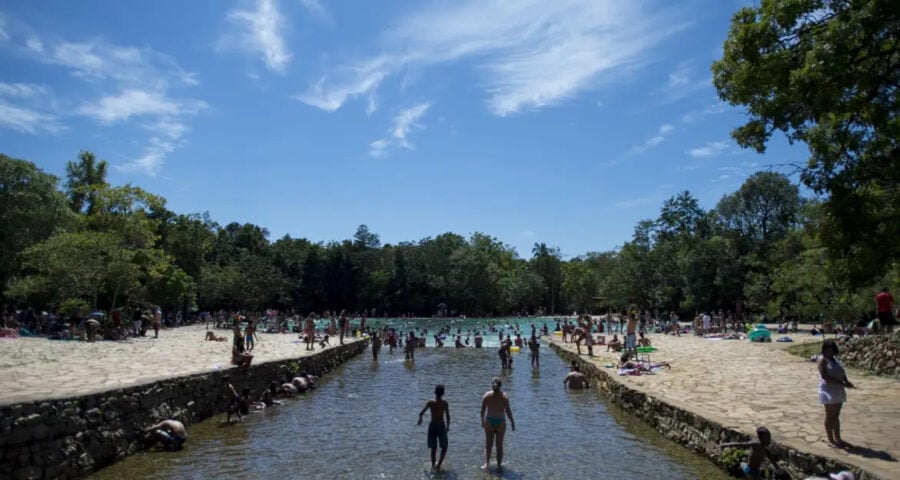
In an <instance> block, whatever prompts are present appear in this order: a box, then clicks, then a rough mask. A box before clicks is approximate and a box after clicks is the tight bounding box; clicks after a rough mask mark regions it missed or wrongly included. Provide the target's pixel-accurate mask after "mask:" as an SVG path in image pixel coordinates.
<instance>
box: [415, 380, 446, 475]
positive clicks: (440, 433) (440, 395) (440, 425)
mask: <svg viewBox="0 0 900 480" xmlns="http://www.w3.org/2000/svg"><path fill="white" fill-rule="evenodd" d="M428 410H431V422H430V423H429V424H428V448H430V449H431V469H432V470H440V469H441V465H442V464H443V463H444V457H445V456H446V455H447V432H449V431H450V405H449V404H448V403H447V401H446V400H444V386H443V385H438V386H436V387H434V400H429V401H428V402H426V403H425V407H424V408H422V411H421V412H419V425H422V416H423V415H425V412H426V411H428ZM445 417H446V418H447V421H446V422H444V418H445ZM438 443H440V445H441V458H440V460H438V461H437V464H435V463H434V460H435V454H436V453H437V446H438Z"/></svg>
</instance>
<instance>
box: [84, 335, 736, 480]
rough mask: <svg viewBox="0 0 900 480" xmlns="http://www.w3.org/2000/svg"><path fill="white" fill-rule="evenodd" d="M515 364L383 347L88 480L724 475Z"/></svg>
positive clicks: (589, 395)
mask: <svg viewBox="0 0 900 480" xmlns="http://www.w3.org/2000/svg"><path fill="white" fill-rule="evenodd" d="M513 367H514V368H512V369H510V370H508V371H501V369H500V361H499V358H498V356H497V353H496V349H475V348H467V349H454V348H446V347H445V348H427V349H420V350H419V351H418V352H417V354H416V359H415V363H411V362H406V361H404V359H403V355H402V353H400V352H399V351H395V352H394V354H393V355H390V354H388V352H387V351H386V349H385V350H382V354H381V356H380V358H379V359H378V362H377V363H376V362H374V361H373V360H372V356H371V352H368V351H367V352H365V353H364V354H363V355H360V356H359V357H357V358H355V359H353V360H351V361H349V362H347V363H346V364H345V365H344V366H342V367H341V368H339V369H337V370H335V371H333V372H332V373H330V374H328V375H327V376H326V377H325V378H323V379H322V380H321V381H320V384H319V387H318V388H317V389H316V390H315V391H313V392H312V393H309V394H306V395H305V396H302V397H299V398H296V399H291V400H287V401H286V403H285V404H284V405H282V406H279V407H275V408H271V409H268V410H267V411H265V412H264V413H260V414H254V415H251V416H249V417H248V418H245V420H244V422H242V423H233V424H226V423H224V417H223V416H217V417H214V418H213V419H211V420H208V421H205V422H202V423H200V424H198V425H194V426H192V427H191V428H190V432H189V433H190V437H189V440H188V442H187V444H186V446H185V448H184V449H183V450H182V451H180V452H175V453H169V452H156V451H153V452H145V453H139V454H137V455H133V456H131V457H129V458H127V459H125V460H124V461H122V462H120V463H118V464H115V465H113V466H111V467H108V468H106V469H104V470H102V471H100V472H99V473H97V474H95V475H93V476H92V477H91V478H92V479H94V480H102V479H123V478H125V479H128V480H139V479H190V478H203V479H212V478H241V479H243V478H246V479H251V478H252V479H257V478H273V479H281V478H310V479H317V478H321V479H335V478H340V479H344V478H353V479H357V478H359V479H381V478H420V479H429V478H444V479H480V478H511V479H525V478H536V479H537V478H551V479H555V478H560V479H563V478H598V479H615V478H637V479H641V478H646V479H656V478H666V479H694V478H703V479H719V478H723V479H724V478H726V477H725V476H724V474H723V473H721V471H719V470H718V469H717V468H716V467H714V466H713V465H712V464H711V463H710V462H708V461H706V460H705V459H703V458H701V457H699V456H697V455H695V454H693V453H691V452H689V451H687V450H686V449H684V448H682V447H680V446H678V445H676V444H674V443H672V442H669V441H668V440H665V439H664V438H663V437H662V436H660V435H659V434H657V433H656V432H655V431H653V430H652V429H650V428H649V427H647V426H645V425H644V424H642V423H640V421H638V420H636V419H634V418H633V417H631V416H629V415H628V414H627V413H626V412H622V411H621V410H620V409H619V408H617V407H615V406H612V405H611V404H609V403H608V402H607V401H605V400H604V398H603V397H602V395H601V394H599V393H598V392H597V391H596V390H588V391H583V392H573V393H566V392H565V391H564V390H563V385H562V378H563V376H564V375H565V374H566V373H567V368H566V366H565V365H564V364H563V362H562V361H561V360H560V358H559V357H557V356H556V355H555V354H553V353H552V352H551V351H549V349H547V348H542V352H541V367H540V370H539V371H538V370H532V368H531V367H530V366H529V359H528V355H526V354H524V353H522V354H515V363H514V365H513ZM493 376H499V377H501V378H502V379H503V388H504V390H505V391H506V392H507V393H508V394H509V396H510V399H511V400H510V402H511V406H512V410H513V414H514V416H515V418H516V427H517V428H516V431H515V432H511V431H508V433H507V436H506V448H505V450H506V453H505V458H504V469H503V471H502V472H500V471H497V470H496V469H495V468H492V469H491V470H490V471H488V472H482V471H481V470H480V468H479V467H480V465H481V463H482V455H483V453H482V448H483V445H484V434H483V431H482V429H481V426H480V423H479V412H480V406H481V398H482V395H483V394H484V392H485V391H486V390H488V389H489V387H490V380H491V377H493ZM437 383H443V384H444V385H446V390H447V393H446V396H445V398H446V400H447V401H448V402H449V403H450V413H451V416H452V423H451V429H450V434H449V437H450V447H449V453H448V454H447V459H446V461H445V462H444V471H443V472H440V473H433V472H431V470H430V459H429V450H428V449H427V446H426V432H427V422H428V414H426V420H425V423H424V425H423V426H416V420H417V415H418V412H419V410H421V408H422V407H423V406H424V404H425V402H426V400H428V399H429V398H430V397H431V396H432V393H433V390H434V386H435V384H437ZM237 387H240V386H239V385H237ZM492 465H495V462H493V461H492Z"/></svg>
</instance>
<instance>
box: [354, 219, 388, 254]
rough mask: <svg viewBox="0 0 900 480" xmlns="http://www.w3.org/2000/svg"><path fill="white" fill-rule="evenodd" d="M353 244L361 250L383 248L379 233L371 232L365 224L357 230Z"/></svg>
mask: <svg viewBox="0 0 900 480" xmlns="http://www.w3.org/2000/svg"><path fill="white" fill-rule="evenodd" d="M353 244H354V245H356V246H357V247H359V248H378V247H380V246H381V240H380V239H379V238H378V234H377V233H372V232H370V231H369V227H368V226H367V225H365V224H363V225H360V226H359V227H358V228H357V229H356V233H355V234H354V235H353Z"/></svg>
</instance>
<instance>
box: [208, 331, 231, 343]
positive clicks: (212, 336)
mask: <svg viewBox="0 0 900 480" xmlns="http://www.w3.org/2000/svg"><path fill="white" fill-rule="evenodd" d="M206 340H207V341H209V342H224V341H226V340H228V339H227V338H225V337H218V336H216V332H213V331H212V330H207V332H206Z"/></svg>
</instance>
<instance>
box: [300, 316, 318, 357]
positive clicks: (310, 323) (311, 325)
mask: <svg viewBox="0 0 900 480" xmlns="http://www.w3.org/2000/svg"><path fill="white" fill-rule="evenodd" d="M303 329H304V330H305V332H306V349H307V350H315V349H316V345H315V344H316V321H315V320H313V314H311V313H310V314H309V316H308V317H306V323H305V324H304V325H303Z"/></svg>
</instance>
